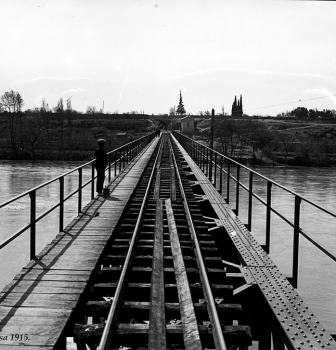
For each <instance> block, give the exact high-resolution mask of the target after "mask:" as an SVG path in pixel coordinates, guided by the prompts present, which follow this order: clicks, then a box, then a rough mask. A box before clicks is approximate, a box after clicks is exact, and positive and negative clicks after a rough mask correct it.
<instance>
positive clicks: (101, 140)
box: [97, 139, 106, 143]
mask: <svg viewBox="0 0 336 350" xmlns="http://www.w3.org/2000/svg"><path fill="white" fill-rule="evenodd" d="M97 142H98V143H105V142H106V140H105V139H98V140H97Z"/></svg>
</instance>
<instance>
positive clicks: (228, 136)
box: [215, 118, 336, 166]
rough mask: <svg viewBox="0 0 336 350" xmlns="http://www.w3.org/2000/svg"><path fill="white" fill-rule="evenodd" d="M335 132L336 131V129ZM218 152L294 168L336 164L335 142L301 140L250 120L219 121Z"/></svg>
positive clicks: (314, 138)
mask: <svg viewBox="0 0 336 350" xmlns="http://www.w3.org/2000/svg"><path fill="white" fill-rule="evenodd" d="M335 129H336V127H335ZM215 137H216V144H217V149H218V150H219V151H220V152H221V153H223V154H225V155H226V156H228V157H230V158H236V159H239V160H240V161H244V160H247V159H251V158H252V160H253V162H254V164H264V163H265V160H266V159H267V160H268V162H272V163H273V165H274V164H275V163H276V162H277V163H281V164H285V165H287V164H291V165H325V166H327V165H331V164H335V163H336V140H335V138H328V137H326V136H321V135H317V134H315V135H314V134H311V135H308V136H306V137H298V136H296V135H295V134H293V133H287V132H285V131H283V130H272V129H269V128H268V127H267V125H266V124H265V123H263V122H260V121H257V120H253V119H252V118H248V119H233V118H224V119H222V118H221V119H220V120H216V127H215Z"/></svg>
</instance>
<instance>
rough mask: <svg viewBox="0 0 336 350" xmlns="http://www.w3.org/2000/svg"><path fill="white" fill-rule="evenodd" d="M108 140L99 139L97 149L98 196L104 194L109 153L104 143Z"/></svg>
mask: <svg viewBox="0 0 336 350" xmlns="http://www.w3.org/2000/svg"><path fill="white" fill-rule="evenodd" d="M105 142H106V140H104V139H99V140H97V143H98V148H97V149H96V151H95V157H96V162H95V168H96V170H97V186H96V191H97V192H98V196H102V195H103V184H104V179H105V168H106V166H107V154H106V151H105V149H104V144H105Z"/></svg>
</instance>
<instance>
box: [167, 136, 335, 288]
mask: <svg viewBox="0 0 336 350" xmlns="http://www.w3.org/2000/svg"><path fill="white" fill-rule="evenodd" d="M173 134H174V136H175V137H176V139H177V140H178V141H179V142H180V144H181V145H182V146H183V147H184V149H185V150H186V151H187V152H188V154H189V155H190V156H191V157H192V159H193V160H194V161H195V163H196V164H197V165H198V166H199V167H200V169H201V170H202V171H203V172H204V174H205V175H206V176H207V177H208V178H209V179H210V180H211V182H212V183H213V185H214V186H215V187H216V188H219V189H218V190H219V193H220V194H221V195H223V192H225V197H224V199H225V200H226V202H227V203H228V204H229V203H230V189H231V193H232V187H231V182H232V181H233V182H234V183H235V189H234V192H235V198H234V199H235V208H234V209H233V211H234V213H235V214H236V215H239V206H240V201H239V197H240V189H241V188H242V189H244V190H245V191H247V193H248V203H247V224H246V225H245V226H246V227H247V229H248V230H249V231H251V228H252V216H253V215H252V214H253V205H252V203H253V198H255V199H256V200H258V201H259V202H260V203H262V204H263V205H264V206H265V207H266V229H265V245H263V248H264V250H265V251H266V253H269V252H270V241H271V213H274V214H275V215H277V216H278V217H279V218H280V219H281V220H283V221H284V222H285V223H287V224H288V225H289V226H291V227H292V228H293V252H292V254H293V255H292V256H293V258H292V259H293V260H292V276H291V277H289V278H288V280H289V281H290V282H291V284H292V285H293V287H294V288H297V286H298V274H299V238H300V235H302V236H303V237H305V238H306V239H307V240H308V241H309V242H310V243H312V244H313V245H314V246H315V247H317V248H318V249H319V250H320V251H321V252H323V253H324V254H325V255H326V256H328V257H329V258H330V259H332V260H333V261H336V256H335V255H334V254H332V253H331V252H330V251H329V250H327V249H326V248H325V247H323V246H322V245H321V244H320V243H318V242H317V241H316V240H315V239H314V238H313V237H312V236H311V235H310V234H309V233H308V232H307V231H305V230H303V228H302V227H300V213H301V210H300V208H301V204H302V203H303V202H306V203H308V204H310V205H312V206H313V207H315V208H316V209H318V210H319V211H321V212H323V213H325V214H327V215H329V216H330V217H333V218H336V214H335V213H332V212H330V211H328V210H326V209H325V208H323V207H321V206H319V205H317V204H316V203H314V202H312V201H310V200H309V199H307V198H305V197H303V196H301V195H299V194H298V193H296V192H294V191H292V190H290V189H288V188H286V187H285V186H283V185H281V184H279V183H277V182H275V181H273V180H270V179H269V178H267V177H266V176H263V175H261V174H259V173H258V172H256V171H254V170H252V169H250V168H248V167H246V166H245V165H243V164H240V163H239V162H237V161H235V160H233V159H231V158H229V157H227V156H225V155H223V154H221V153H219V152H217V151H215V150H213V149H211V148H209V147H207V146H205V145H203V144H201V143H199V142H197V141H195V140H192V139H190V138H189V137H187V136H185V135H183V134H181V133H179V132H173ZM233 168H235V174H233ZM241 169H244V170H246V171H248V173H249V176H248V178H249V180H248V186H246V185H245V184H243V183H242V182H241V181H240V174H241ZM218 172H219V176H218V175H217V173H218ZM223 174H225V178H226V179H225V180H226V184H224V183H223ZM218 177H219V178H218ZM256 177H258V178H259V179H262V180H263V181H265V185H266V200H264V199H263V198H261V197H260V196H259V195H258V194H256V193H255V192H254V191H253V182H254V179H255V178H256ZM231 180H232V181H231ZM225 185H226V186H225ZM223 187H226V190H224V189H223ZM272 187H278V188H280V189H282V190H284V191H285V192H286V193H288V194H290V195H292V196H293V197H294V213H293V217H294V219H293V220H290V219H288V218H287V217H286V216H285V215H283V214H282V213H280V212H279V211H278V210H276V209H275V208H274V207H273V206H272Z"/></svg>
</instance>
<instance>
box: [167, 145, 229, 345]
mask: <svg viewBox="0 0 336 350" xmlns="http://www.w3.org/2000/svg"><path fill="white" fill-rule="evenodd" d="M169 146H170V147H171V151H172V158H173V162H174V165H175V169H176V174H177V178H178V182H179V186H180V191H181V195H182V198H183V205H184V209H185V213H186V216H187V220H188V225H189V228H190V231H191V236H192V238H193V242H194V244H195V251H196V255H197V263H198V265H199V270H200V275H201V278H202V280H203V286H204V288H205V292H206V296H207V299H208V300H207V302H208V304H209V309H210V313H211V316H212V320H213V323H214V325H213V329H214V330H215V334H216V335H217V337H216V336H215V334H214V340H215V343H217V344H216V347H218V348H219V349H221V350H226V349H227V348H226V344H225V340H224V336H223V331H222V327H221V324H220V320H219V317H218V313H217V308H216V303H215V300H214V297H213V295H212V291H211V286H210V282H209V279H208V275H207V272H206V267H205V265H204V261H203V257H202V252H201V248H200V245H199V242H198V238H197V235H196V231H195V227H194V225H193V222H192V217H191V214H190V210H189V207H188V202H187V197H186V195H185V192H184V189H183V184H182V179H181V176H180V172H179V170H178V166H177V162H176V158H175V154H174V152H173V150H172V146H171V143H169ZM216 340H217V341H216Z"/></svg>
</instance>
